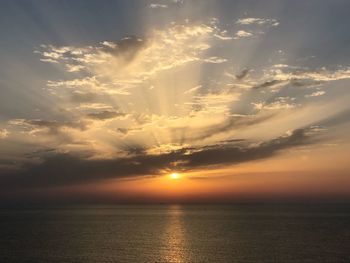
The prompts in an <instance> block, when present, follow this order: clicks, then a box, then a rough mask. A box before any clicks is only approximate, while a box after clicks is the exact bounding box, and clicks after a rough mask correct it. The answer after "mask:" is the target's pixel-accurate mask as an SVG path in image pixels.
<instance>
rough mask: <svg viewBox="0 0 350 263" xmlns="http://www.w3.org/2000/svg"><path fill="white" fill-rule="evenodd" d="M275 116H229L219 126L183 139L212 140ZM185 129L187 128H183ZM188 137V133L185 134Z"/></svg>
mask: <svg viewBox="0 0 350 263" xmlns="http://www.w3.org/2000/svg"><path fill="white" fill-rule="evenodd" d="M273 116H274V113H269V114H265V115H260V116H255V115H234V116H229V117H228V118H227V119H226V120H225V121H223V122H222V123H219V124H215V125H211V126H209V127H207V128H204V129H200V130H197V131H193V134H194V135H191V136H188V137H185V138H183V142H185V141H193V140H195V141H198V140H204V139H207V138H210V137H212V136H214V135H217V134H219V133H223V132H228V131H231V130H233V129H238V128H242V127H247V126H252V125H255V124H258V123H261V122H264V121H266V120H268V119H270V118H271V117H273ZM183 129H185V128H183ZM183 135H184V136H186V133H184V134H183Z"/></svg>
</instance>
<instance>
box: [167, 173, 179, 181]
mask: <svg viewBox="0 0 350 263" xmlns="http://www.w3.org/2000/svg"><path fill="white" fill-rule="evenodd" d="M180 177H181V176H180V174H179V173H171V174H170V178H171V179H173V180H176V179H180Z"/></svg>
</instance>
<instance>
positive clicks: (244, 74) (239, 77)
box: [235, 68, 249, 80]
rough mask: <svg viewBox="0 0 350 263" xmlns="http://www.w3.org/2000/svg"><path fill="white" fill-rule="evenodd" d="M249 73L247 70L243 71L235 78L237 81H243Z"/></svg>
mask: <svg viewBox="0 0 350 263" xmlns="http://www.w3.org/2000/svg"><path fill="white" fill-rule="evenodd" d="M248 73H249V69H247V68H246V69H243V70H242V71H241V72H240V73H239V74H237V75H236V76H235V77H236V79H238V80H241V79H244V78H245V77H246V76H247V75H248Z"/></svg>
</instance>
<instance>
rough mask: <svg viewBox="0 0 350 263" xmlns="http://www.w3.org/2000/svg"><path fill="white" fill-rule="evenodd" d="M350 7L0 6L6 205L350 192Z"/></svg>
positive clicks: (167, 1)
mask: <svg viewBox="0 0 350 263" xmlns="http://www.w3.org/2000/svg"><path fill="white" fill-rule="evenodd" d="M349 10H350V2H349V1H346V0H344V1H340V0H335V1H319V0H313V1H312V0H310V1H246V0H245V1H243V0H241V1H236V0H234V1H233V0H226V1H224V0H220V1H210V0H208V1H203V0H192V1H190V0H142V1H141V0H140V1H136V0H135V1H80V0H75V1H68V0H67V1H55V0H53V1H44V0H37V1H34V0H33V1H24V0H23V1H12V0H11V1H10V0H7V1H6V0H5V1H1V3H0V61H1V65H0V202H12V201H14V202H17V201H33V202H36V201H48V202H50V201H67V200H69V201H71V200H72V201H84V202H85V201H91V202H94V201H96V202H99V201H123V202H124V201H125V202H128V201H130V202H134V201H135V202H142V201H152V202H153V201H156V202H168V201H184V202H187V201H188V202H192V201H203V202H206V201H222V202H226V201H236V200H265V199H273V200H280V199H286V198H287V199H289V198H291V199H299V198H301V199H304V198H306V199H343V200H344V199H349V198H350V187H349V185H350V162H349V161H350V158H349V157H350V140H349V139H350V133H349V131H350V92H349V88H350V86H349V84H350V48H349V45H350V31H349V25H350V16H349Z"/></svg>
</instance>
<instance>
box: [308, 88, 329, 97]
mask: <svg viewBox="0 0 350 263" xmlns="http://www.w3.org/2000/svg"><path fill="white" fill-rule="evenodd" d="M324 94H326V92H325V91H323V90H319V91H315V92H313V93H311V94H308V95H305V97H307V98H308V97H319V96H322V95H324Z"/></svg>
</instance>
